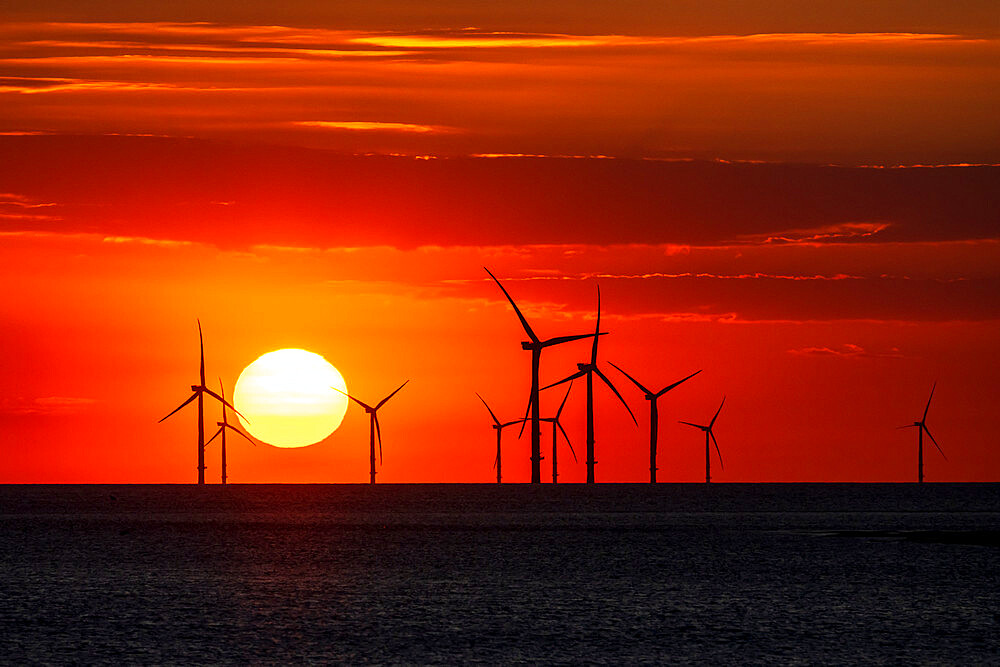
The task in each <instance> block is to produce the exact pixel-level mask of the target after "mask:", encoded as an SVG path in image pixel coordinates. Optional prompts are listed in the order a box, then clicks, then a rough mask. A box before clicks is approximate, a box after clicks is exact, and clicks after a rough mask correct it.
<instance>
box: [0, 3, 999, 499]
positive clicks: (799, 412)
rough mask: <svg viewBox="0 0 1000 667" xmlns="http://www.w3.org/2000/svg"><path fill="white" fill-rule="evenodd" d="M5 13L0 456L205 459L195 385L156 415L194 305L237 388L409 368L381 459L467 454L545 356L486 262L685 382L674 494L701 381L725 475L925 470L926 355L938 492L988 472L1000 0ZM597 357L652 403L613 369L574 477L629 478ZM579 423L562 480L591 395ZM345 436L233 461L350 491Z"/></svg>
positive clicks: (89, 471)
mask: <svg viewBox="0 0 1000 667" xmlns="http://www.w3.org/2000/svg"><path fill="white" fill-rule="evenodd" d="M16 4H18V6H16V7H14V8H12V9H4V10H2V12H3V14H4V15H3V16H0V19H2V20H0V267H2V268H0V272H2V276H3V278H4V281H5V283H6V284H7V285H8V286H9V287H8V289H6V290H4V291H3V292H0V317H2V323H3V326H2V327H0V346H2V349H3V350H4V351H5V353H6V354H5V355H4V357H5V359H6V362H5V363H4V364H3V365H2V366H0V447H2V448H3V450H4V451H3V457H2V458H3V460H4V463H3V464H2V465H0V482H122V481H124V482H190V481H194V479H195V473H196V471H195V457H194V443H193V440H194V423H195V416H194V411H193V410H186V411H185V412H184V413H182V414H181V415H178V416H177V417H174V418H172V419H171V420H169V421H168V422H165V423H163V424H160V425H157V424H156V423H155V422H156V420H157V419H159V418H160V417H162V416H163V415H164V414H166V412H168V411H169V410H170V409H172V408H173V407H174V406H175V405H176V404H177V403H179V402H180V400H183V398H184V396H185V392H186V391H187V386H188V385H190V384H191V383H192V382H194V381H195V380H196V377H197V361H198V360H197V329H196V325H195V319H196V318H198V317H200V318H201V321H202V323H203V325H204V328H205V339H206V352H207V362H208V374H209V376H210V377H215V376H218V375H221V376H222V378H223V379H224V380H225V381H226V383H227V385H228V386H232V383H233V382H234V381H235V379H236V377H237V376H238V374H239V372H240V370H241V369H242V368H243V367H244V366H246V365H247V364H248V363H250V362H251V361H253V360H254V359H255V358H256V357H258V356H259V355H260V354H263V353H264V352H268V351H271V350H274V349H278V348H282V347H301V348H304V349H308V350H311V351H314V352H317V353H319V354H322V355H324V356H325V357H326V358H327V359H328V360H329V361H330V362H331V363H333V364H334V365H335V366H337V367H338V368H339V369H340V371H341V372H342V373H343V375H344V377H345V378H346V380H347V383H348V386H349V387H350V388H351V390H352V391H356V392H357V393H358V394H359V395H360V396H361V397H362V398H363V399H365V400H369V399H370V400H377V399H378V398H380V397H381V396H383V395H385V394H386V393H388V392H389V391H391V390H392V389H394V388H395V387H397V386H398V385H399V384H400V383H401V382H402V381H403V380H405V379H407V378H409V379H411V382H410V384H409V385H408V386H407V387H406V389H404V390H403V391H402V392H401V393H400V394H399V396H398V397H397V398H395V399H393V402H392V403H391V404H389V405H387V406H386V408H385V409H384V412H380V420H381V423H382V427H383V435H384V438H385V448H384V449H385V465H384V466H383V467H382V468H381V469H380V473H379V478H378V479H379V481H381V482H418V481H428V482H429V481H484V482H485V481H490V480H491V479H493V473H492V471H491V469H490V465H491V463H492V459H493V442H494V441H493V432H492V430H491V429H490V428H489V424H490V421H489V415H488V414H487V413H486V411H485V410H484V409H483V408H482V405H481V404H480V403H479V401H478V399H476V397H475V393H474V392H476V391H478V392H480V393H481V394H483V395H484V397H485V398H486V399H487V400H488V401H489V402H490V404H491V406H493V408H494V410H496V411H497V412H498V414H499V416H500V417H501V418H502V419H507V418H510V419H513V418H515V417H517V416H519V414H518V413H519V412H520V411H521V410H523V406H524V402H525V400H526V391H527V380H528V363H529V357H528V354H527V353H525V352H522V351H521V349H520V346H519V341H520V340H521V339H522V334H521V331H520V328H519V326H518V323H517V320H516V318H515V317H514V314H513V313H512V312H511V311H510V309H509V307H508V306H507V305H506V304H505V302H504V301H503V296H502V294H501V293H500V292H499V290H497V289H496V287H495V285H493V284H492V283H490V282H489V280H488V276H487V275H486V274H485V272H484V271H483V270H482V266H484V265H486V266H489V267H490V268H491V269H492V270H493V271H494V272H495V273H497V275H498V277H500V278H501V280H503V281H504V284H505V285H506V286H507V287H508V289H509V290H510V291H511V293H512V295H513V296H514V298H515V299H518V302H519V303H520V304H521V305H522V307H523V308H524V310H525V311H526V313H527V314H528V316H529V318H531V319H532V322H533V323H534V325H535V327H536V329H537V330H538V331H539V333H540V334H541V335H542V336H543V337H547V336H553V335H562V334H570V333H579V332H585V331H587V330H589V329H591V327H592V326H593V319H592V318H593V315H594V313H593V308H594V304H595V291H596V288H595V286H596V285H597V284H598V283H599V284H600V286H601V290H602V296H603V303H604V313H603V317H602V326H603V328H605V329H606V330H607V331H609V332H610V333H609V335H608V336H606V337H605V338H604V339H602V342H601V358H602V359H603V360H605V361H613V362H615V363H616V364H618V365H620V366H622V367H623V368H625V369H626V370H628V371H629V372H630V373H632V374H633V375H635V376H636V377H638V379H640V380H641V381H642V382H644V383H647V384H648V385H655V386H656V387H660V386H665V385H666V384H669V383H671V382H673V381H675V380H677V379H680V378H681V377H683V376H685V375H688V374H689V373H691V372H693V371H695V370H698V369H704V372H703V373H702V374H701V375H699V376H697V377H696V378H694V379H692V380H691V381H690V382H689V383H687V384H685V385H683V386H682V387H680V388H678V389H677V390H676V391H675V392H673V393H671V394H669V395H668V396H666V397H665V398H664V399H662V401H661V404H660V413H661V444H660V457H659V462H660V465H659V467H660V472H659V479H660V480H661V481H698V480H699V479H703V475H704V461H703V449H702V447H703V441H702V440H701V437H702V436H701V434H700V433H699V432H697V431H694V430H693V429H690V428H688V427H684V426H681V425H679V424H677V423H676V421H677V420H678V419H684V420H687V421H695V422H701V421H702V420H707V419H709V418H710V417H711V414H712V413H713V412H714V409H715V407H717V405H718V402H719V401H720V400H721V398H722V396H723V395H726V396H728V399H727V403H726V408H725V410H724V411H723V413H722V415H721V416H720V418H719V422H718V425H717V429H716V431H717V435H718V438H719V441H720V445H721V446H722V449H723V455H724V457H725V462H726V468H725V470H721V471H719V470H717V471H715V472H714V473H713V477H714V478H715V479H716V480H718V481H800V480H801V481H843V480H857V481H904V480H910V479H912V478H913V477H914V476H915V469H916V461H915V449H916V443H915V439H916V438H915V434H913V433H912V432H911V431H897V430H895V427H896V426H899V425H902V424H905V423H909V422H912V421H913V420H914V419H917V418H919V416H920V413H921V412H922V410H923V405H924V403H925V402H926V399H927V394H928V392H929V391H930V387H931V385H932V383H933V382H935V381H937V382H938V389H937V393H936V394H935V398H934V403H933V404H932V406H931V411H930V415H929V419H928V424H929V426H930V427H931V429H932V432H933V433H934V435H935V437H936V438H937V439H938V441H939V442H940V443H941V445H942V447H943V448H944V450H945V452H946V453H947V454H948V459H949V460H948V461H944V460H943V459H941V457H940V456H939V455H938V454H937V452H936V451H933V450H929V451H926V452H925V463H926V474H927V478H928V480H930V481H939V480H959V481H996V480H997V479H998V477H1000V454H998V452H1000V449H998V446H1000V442H998V440H1000V439H998V436H997V427H996V424H995V422H994V421H993V415H994V414H995V412H996V410H995V407H994V406H996V405H997V404H998V403H1000V388H998V383H997V380H996V378H997V377H998V376H1000V357H998V355H997V353H996V341H997V340H1000V298H998V297H1000V224H998V223H1000V213H998V211H1000V202H998V194H997V193H998V192H1000V167H998V166H996V165H997V164H998V163H1000V141H998V138H1000V137H998V128H1000V126H998V124H997V123H996V119H995V110H996V109H997V108H998V107H1000V104H998V102H1000V100H998V96H1000V93H998V91H1000V85H998V83H1000V81H998V79H1000V76H998V74H1000V57H998V56H1000V48H998V45H1000V34H998V33H1000V30H998V28H1000V25H998V24H1000V21H998V19H1000V16H998V14H997V11H996V6H995V4H994V3H992V2H957V3H950V4H948V5H947V7H945V6H944V5H941V6H935V7H919V8H913V7H911V5H912V4H913V3H899V2H858V3H850V2H848V3H825V2H816V3H809V7H808V8H807V9H803V8H802V7H801V5H802V3H792V2H788V3H780V2H779V3H775V2H771V3H763V2H761V3H755V2H740V3H736V2H731V3H693V2H692V3H686V2H679V3H669V4H670V7H669V8H666V7H663V6H662V5H665V4H667V3H645V2H623V3H616V4H615V7H616V11H615V12H614V13H611V12H610V11H609V10H608V9H607V8H608V7H609V5H608V3H588V2H584V3H572V4H570V3H556V2H545V3H520V2H513V3H504V5H503V9H502V10H499V9H496V8H492V9H489V10H486V9H483V6H482V5H481V3H470V2H444V3H434V4H433V6H432V5H430V4H428V6H427V7H426V8H416V6H415V4H414V3H381V5H380V6H379V8H378V9H379V10H378V11H376V10H375V9H372V7H371V5H369V3H335V4H336V5H337V6H336V7H335V8H333V7H328V6H327V4H329V3H308V2H293V3H286V5H285V9H283V10H282V11H281V13H280V14H278V13H275V12H273V10H271V9H269V8H267V7H265V6H264V4H262V3H212V7H211V8H209V9H204V8H201V7H199V6H198V5H199V4H201V3H186V2H178V3H160V4H157V3H143V6H142V7H135V6H132V3H129V4H127V5H126V4H125V3H121V4H117V3H94V4H93V6H88V5H87V4H86V3H83V4H80V3H69V2H55V1H49V2H42V3H40V4H39V3H31V4H28V3H16ZM513 155H517V156H520V157H513ZM565 348H566V349H561V350H557V351H553V352H551V353H548V352H547V353H546V355H545V356H544V357H543V367H542V381H543V382H549V381H553V380H555V379H558V378H559V377H562V376H563V375H565V374H567V373H569V372H571V371H572V370H573V369H574V368H575V366H574V364H575V363H576V362H577V361H583V360H584V357H585V356H586V355H587V351H588V350H587V346H586V344H583V343H580V344H575V345H568V346H565ZM633 371H634V372H633ZM606 372H607V373H608V374H609V376H610V377H611V378H612V379H613V380H615V381H616V383H617V384H618V387H619V389H620V390H621V391H622V393H623V394H624V396H625V397H626V399H627V400H628V401H629V402H630V404H631V405H632V408H633V410H635V411H636V414H637V417H638V418H639V423H640V428H638V429H636V428H635V426H633V425H632V423H631V421H630V420H629V419H628V416H627V414H626V413H625V412H624V410H623V409H622V408H621V406H620V405H616V404H615V403H616V402H615V401H614V398H613V396H611V395H610V394H609V393H607V392H604V391H603V389H600V388H599V389H597V391H596V393H597V396H598V399H597V408H596V412H597V459H598V461H599V464H598V467H597V478H598V480H599V481H642V480H644V479H647V478H648V472H647V469H646V468H647V463H646V461H647V459H648V450H647V449H646V448H647V444H646V442H647V435H646V433H647V432H646V425H647V419H648V412H647V410H648V408H647V403H646V401H644V400H643V398H642V395H641V394H640V393H638V392H637V391H635V390H634V389H633V388H632V387H631V386H630V385H629V383H628V382H627V381H626V380H625V379H624V378H622V377H621V376H620V375H618V374H617V371H614V370H613V369H610V367H607V371H606ZM619 379H620V380H621V382H618V381H619ZM581 388H582V387H581ZM574 391H576V390H574ZM560 398H561V394H560V395H555V394H552V395H549V393H548V392H546V394H543V412H547V411H550V408H551V409H552V410H554V409H555V407H556V406H557V404H558V400H559V399H560ZM566 410H567V416H566V418H565V423H566V426H567V430H568V432H569V434H570V437H571V438H572V439H573V443H574V445H575V446H576V448H577V453H578V455H581V463H579V464H574V463H573V462H572V459H571V457H570V456H569V455H568V452H567V453H562V452H561V453H560V472H561V475H562V476H561V479H562V481H582V480H583V479H584V477H585V472H586V471H585V466H584V465H583V463H582V459H583V456H582V452H583V450H584V432H583V431H584V403H583V395H582V392H580V393H579V394H576V395H574V396H571V398H570V401H569V403H568V405H567V408H566ZM215 419H216V416H215V415H214V414H213V413H211V412H210V413H209V420H210V422H211V423H214V421H215ZM367 430H368V423H367V419H366V416H365V415H364V414H363V412H362V411H360V410H355V408H352V409H351V410H349V412H348V415H347V418H346V419H345V421H344V425H343V426H342V427H341V429H339V430H338V431H337V432H335V433H334V434H333V435H332V436H331V437H330V438H328V439H327V440H326V441H324V442H322V443H320V444H317V445H314V446H311V447H307V448H304V449H300V450H279V449H277V448H273V447H270V446H268V445H264V444H261V445H259V446H258V447H256V448H252V447H250V446H249V445H248V444H247V443H245V442H243V443H239V442H234V443H233V444H232V445H231V448H232V449H231V451H230V454H229V459H230V467H229V475H230V481H231V482H300V481H301V482H363V481H367V457H368V451H367ZM508 433H509V431H508ZM244 445H245V446H244ZM213 447H214V445H213ZM528 447H529V444H528V438H527V437H525V438H523V439H522V440H521V441H517V440H516V438H515V437H513V435H512V436H511V437H510V438H509V439H506V440H505V449H504V451H505V456H504V477H505V480H508V481H527V479H528V475H529V462H528ZM545 455H546V456H548V453H545ZM217 459H218V452H217V450H214V449H213V450H211V451H209V453H208V457H207V460H208V465H209V470H208V472H207V478H208V479H209V481H211V482H215V481H218V475H219V470H218V460H217ZM547 464H548V460H546V461H544V462H543V479H544V478H547V474H548V473H547Z"/></svg>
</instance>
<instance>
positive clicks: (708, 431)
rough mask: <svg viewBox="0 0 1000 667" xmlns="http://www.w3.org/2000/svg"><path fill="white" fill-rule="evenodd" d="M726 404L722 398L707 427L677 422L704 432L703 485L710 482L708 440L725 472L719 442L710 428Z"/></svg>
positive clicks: (710, 467) (710, 469) (710, 468)
mask: <svg viewBox="0 0 1000 667" xmlns="http://www.w3.org/2000/svg"><path fill="white" fill-rule="evenodd" d="M725 404H726V397H725V396H723V397H722V403H720V404H719V409H718V410H716V411H715V416H714V417H712V421H710V422H708V426H702V425H701V424H692V423H691V422H679V423H681V424H687V425H688V426H694V427H695V428H700V429H701V430H702V431H704V432H705V484H708V483H709V482H711V481H712V466H711V461H712V459H711V458H710V457H709V449H708V439H709V438H711V439H712V442H714V443H715V452H716V453H717V454H718V455H719V465H720V466H722V469H723V470H725V469H726V466H725V465H723V463H722V452H721V451H719V441H718V440H716V439H715V433H712V427H713V426H715V420H716V419H718V418H719V413H720V412H722V406H723V405H725Z"/></svg>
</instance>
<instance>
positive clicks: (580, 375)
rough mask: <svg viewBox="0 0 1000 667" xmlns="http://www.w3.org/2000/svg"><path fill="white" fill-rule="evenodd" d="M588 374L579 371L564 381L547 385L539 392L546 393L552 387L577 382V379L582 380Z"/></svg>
mask: <svg viewBox="0 0 1000 667" xmlns="http://www.w3.org/2000/svg"><path fill="white" fill-rule="evenodd" d="M587 373H588V371H577V372H576V373H573V374H572V375H567V376H566V377H564V378H563V379H562V380H559V382H553V383H552V384H549V385H545V386H544V387H542V388H541V389H539V390H538V391H545V390H546V389H551V388H552V387H555V386H557V385H560V384H562V383H563V382H572V381H573V380H575V379H577V378H582V377H583V376H584V375H586V374H587Z"/></svg>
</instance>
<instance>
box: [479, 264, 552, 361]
mask: <svg viewBox="0 0 1000 667" xmlns="http://www.w3.org/2000/svg"><path fill="white" fill-rule="evenodd" d="M483 268H484V269H486V267H485V266H484V267H483ZM486 273H489V274H490V278H492V279H493V282H495V283H496V284H497V287H499V288H500V291H501V292H503V295H504V296H505V297H507V300H508V301H510V305H511V306H513V308H514V312H515V313H517V319H519V320H521V326H522V327H524V332H525V333H526V334H528V338H530V339H531V341H532V342H534V343H537V342H539V340H538V336H536V335H535V332H534V331H532V330H531V325H530V324H528V320H526V319H524V315H522V314H521V309H520V308H518V307H517V304H516V303H514V299H512V298H510V294H508V293H507V290H505V289H504V287H503V285H501V284H500V281H499V280H497V277H496V276H495V275H493V272H491V271H490V270H489V269H486Z"/></svg>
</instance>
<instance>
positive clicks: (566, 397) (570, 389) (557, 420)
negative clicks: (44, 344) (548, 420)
mask: <svg viewBox="0 0 1000 667" xmlns="http://www.w3.org/2000/svg"><path fill="white" fill-rule="evenodd" d="M572 389H573V381H572V380H570V381H569V386H568V387H566V395H565V396H563V400H562V403H560V404H559V409H558V410H556V423H557V424H558V423H559V415H561V414H562V411H563V408H564V407H566V399H568V398H569V392H570V391H572Z"/></svg>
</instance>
